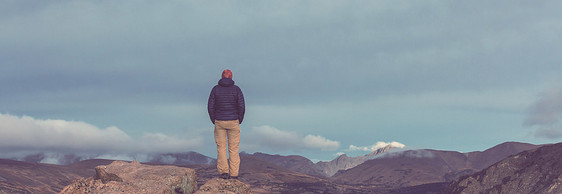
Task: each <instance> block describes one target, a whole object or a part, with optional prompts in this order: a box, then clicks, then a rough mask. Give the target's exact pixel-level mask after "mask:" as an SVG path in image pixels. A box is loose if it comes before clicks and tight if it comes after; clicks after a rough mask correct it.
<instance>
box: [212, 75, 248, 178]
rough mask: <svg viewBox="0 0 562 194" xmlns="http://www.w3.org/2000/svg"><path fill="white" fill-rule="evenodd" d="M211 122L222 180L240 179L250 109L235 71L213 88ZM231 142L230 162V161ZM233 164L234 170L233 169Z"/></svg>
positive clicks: (224, 76) (225, 76)
mask: <svg viewBox="0 0 562 194" xmlns="http://www.w3.org/2000/svg"><path fill="white" fill-rule="evenodd" d="M207 109H208V111H209V116H210V117H211V122H213V124H215V142H216V143H217V169H218V170H219V174H220V175H221V178H224V179H227V178H233V179H238V170H239V166H240V156H239V153H238V149H239V144H240V124H242V120H243V119H244V112H245V110H246V107H245V104H244V95H243V94H242V90H240V88H239V87H238V86H236V85H234V81H233V80H232V71H230V70H228V69H226V70H224V71H223V72H222V79H220V80H219V83H218V85H216V86H215V87H213V90H211V95H209V102H208V105H207ZM227 142H228V155H229V158H228V162H227V158H226V150H227ZM229 163H230V167H229Z"/></svg>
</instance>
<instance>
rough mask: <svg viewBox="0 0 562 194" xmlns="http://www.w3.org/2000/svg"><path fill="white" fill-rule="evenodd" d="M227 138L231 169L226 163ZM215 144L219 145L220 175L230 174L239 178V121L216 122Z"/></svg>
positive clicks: (218, 162)
mask: <svg viewBox="0 0 562 194" xmlns="http://www.w3.org/2000/svg"><path fill="white" fill-rule="evenodd" d="M227 137H228V155H229V156H230V157H229V158H228V160H229V162H230V168H229V167H228V166H229V165H228V162H227V161H226V148H227ZM215 142H216V143H217V169H218V170H219V174H223V173H229V174H230V176H238V170H239V167H240V155H238V149H239V144H240V125H239V124H238V120H232V121H218V120H217V121H215Z"/></svg>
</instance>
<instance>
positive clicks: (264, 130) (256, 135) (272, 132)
mask: <svg viewBox="0 0 562 194" xmlns="http://www.w3.org/2000/svg"><path fill="white" fill-rule="evenodd" d="M243 137H244V139H245V141H244V142H241V144H243V147H244V148H246V149H260V148H267V149H272V150H275V151H279V150H284V151H288V150H292V151H299V150H316V149H319V150H322V151H326V150H336V149H338V148H339V147H340V142H338V141H334V140H330V139H326V138H325V137H323V136H319V135H311V134H309V135H306V136H302V135H300V134H298V133H295V132H292V131H283V130H280V129H277V128H275V127H271V126H267V125H264V126H259V127H253V128H252V130H251V132H250V133H248V135H247V137H245V136H243Z"/></svg>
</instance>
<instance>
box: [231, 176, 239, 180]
mask: <svg viewBox="0 0 562 194" xmlns="http://www.w3.org/2000/svg"><path fill="white" fill-rule="evenodd" d="M230 179H236V180H238V176H231V177H230Z"/></svg>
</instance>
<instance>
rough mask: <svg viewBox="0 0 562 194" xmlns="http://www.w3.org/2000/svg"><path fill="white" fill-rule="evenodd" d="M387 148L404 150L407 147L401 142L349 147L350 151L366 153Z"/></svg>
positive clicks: (380, 142)
mask: <svg viewBox="0 0 562 194" xmlns="http://www.w3.org/2000/svg"><path fill="white" fill-rule="evenodd" d="M386 146H391V147H395V148H404V147H406V146H405V145H404V144H402V143H400V142H396V141H393V142H388V143H387V142H382V141H379V142H377V143H376V144H374V145H372V146H355V145H349V149H348V150H349V151H366V152H372V151H375V150H378V149H380V148H384V147H386Z"/></svg>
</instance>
